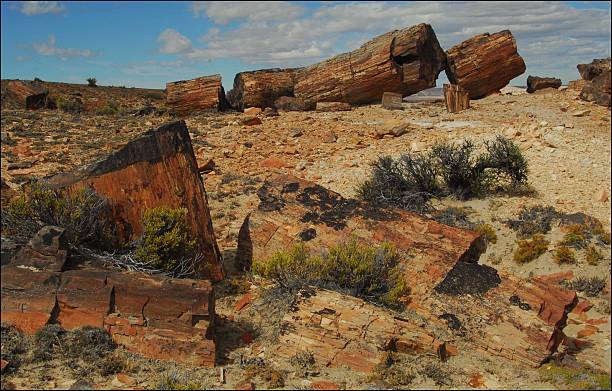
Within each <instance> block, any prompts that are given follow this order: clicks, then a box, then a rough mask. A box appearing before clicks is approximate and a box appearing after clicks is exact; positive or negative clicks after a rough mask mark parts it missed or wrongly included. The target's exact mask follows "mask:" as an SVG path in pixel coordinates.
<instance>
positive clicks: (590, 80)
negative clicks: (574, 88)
mask: <svg viewBox="0 0 612 391" xmlns="http://www.w3.org/2000/svg"><path fill="white" fill-rule="evenodd" d="M610 64H611V60H610V57H608V58H606V59H595V60H593V61H592V62H591V63H590V64H578V72H580V76H581V77H582V79H583V80H584V81H585V83H584V86H583V87H582V91H581V92H580V98H581V99H582V100H586V101H588V102H595V103H597V104H598V105H602V106H607V107H610V101H611V100H610V96H611V95H610V94H611V88H610V80H611V79H610V69H611V65H610Z"/></svg>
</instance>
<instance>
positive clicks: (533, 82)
mask: <svg viewBox="0 0 612 391" xmlns="http://www.w3.org/2000/svg"><path fill="white" fill-rule="evenodd" d="M559 87H561V79H557V78H556V77H538V76H531V75H529V77H528V78H527V92H529V93H532V92H535V91H537V90H541V89H544V88H559Z"/></svg>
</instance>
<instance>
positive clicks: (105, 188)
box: [48, 121, 222, 280]
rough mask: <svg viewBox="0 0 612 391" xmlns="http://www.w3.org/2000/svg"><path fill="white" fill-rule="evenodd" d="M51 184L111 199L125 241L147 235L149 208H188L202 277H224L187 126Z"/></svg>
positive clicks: (154, 135)
mask: <svg viewBox="0 0 612 391" xmlns="http://www.w3.org/2000/svg"><path fill="white" fill-rule="evenodd" d="M48 182H49V183H50V184H51V185H52V186H54V187H56V188H62V189H66V190H67V191H71V190H76V189H81V188H85V187H89V188H93V189H94V190H95V191H96V192H97V193H98V194H99V195H101V196H103V197H105V198H107V199H108V200H109V203H110V210H111V211H110V214H111V216H110V217H111V218H112V219H113V221H114V222H115V228H116V231H117V234H118V235H119V237H120V238H121V239H122V240H123V241H125V242H129V241H130V240H133V239H136V238H138V237H139V236H140V235H141V234H142V230H143V227H142V216H143V213H144V212H145V211H146V210H147V209H150V208H155V207H160V206H166V207H171V208H178V207H183V208H186V209H187V222H188V224H189V227H190V228H191V233H192V234H193V236H194V238H196V239H197V241H198V247H199V251H200V252H201V253H202V255H203V259H204V262H203V264H201V265H200V268H199V272H200V273H201V275H202V276H204V277H210V278H212V279H215V280H218V279H220V278H221V277H222V271H221V266H220V260H221V255H220V252H219V249H218V247H217V243H216V238H215V234H214V231H213V226H212V219H211V217H210V211H209V209H208V202H207V198H206V191H205V189H204V184H203V183H202V179H201V178H200V175H199V173H198V166H197V162H196V159H195V156H194V153H193V147H192V145H191V139H190V136H189V132H188V130H187V126H186V125H185V122H184V121H176V122H171V123H167V124H165V125H162V126H160V127H159V128H158V129H155V130H150V131H148V132H146V133H144V134H143V135H142V136H140V137H139V138H137V139H135V140H133V141H131V142H129V143H127V145H126V146H124V147H123V148H122V149H120V150H119V151H117V152H116V153H114V154H112V155H110V156H108V157H106V158H105V159H103V160H101V161H99V162H97V163H94V164H92V165H90V166H88V167H86V168H83V169H81V170H78V171H75V172H72V173H68V174H59V175H55V176H53V177H51V178H49V180H48Z"/></svg>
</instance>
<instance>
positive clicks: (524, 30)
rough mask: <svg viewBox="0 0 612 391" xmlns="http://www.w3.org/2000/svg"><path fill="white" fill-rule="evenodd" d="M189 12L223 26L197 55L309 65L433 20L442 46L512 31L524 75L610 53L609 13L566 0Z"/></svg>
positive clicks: (269, 5) (567, 68)
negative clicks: (396, 30) (524, 63)
mask: <svg viewBox="0 0 612 391" xmlns="http://www.w3.org/2000/svg"><path fill="white" fill-rule="evenodd" d="M191 10H192V12H193V13H194V15H196V16H200V17H208V18H209V19H210V20H211V21H212V22H213V23H214V24H216V25H217V26H216V27H213V28H211V29H209V30H208V31H207V32H206V33H205V34H204V35H203V36H201V37H200V42H201V43H202V44H203V46H202V47H198V48H194V49H191V50H188V51H185V52H184V56H185V57H186V58H189V59H194V60H211V59H218V58H236V59H240V60H242V61H244V62H248V63H257V64H262V65H270V66H281V67H282V66H296V65H306V64H310V63H312V62H315V61H319V60H321V59H324V58H327V57H329V56H332V55H334V54H338V53H340V52H343V51H348V50H353V49H355V48H356V47H358V46H359V45H361V44H363V43H364V42H365V41H367V40H369V39H371V38H373V37H375V36H376V35H379V34H383V33H385V32H387V31H390V30H393V29H399V28H404V27H407V26H411V25H414V24H418V23H429V24H431V25H432V27H433V28H434V31H435V32H436V35H437V37H438V40H439V42H440V44H441V46H442V47H443V48H444V49H449V48H450V47H452V46H454V45H456V44H458V43H460V42H461V41H463V40H465V39H467V38H469V37H471V36H474V35H476V34H481V33H484V32H490V33H494V32H497V31H501V30H505V29H508V30H510V31H512V33H513V35H514V36H515V38H516V40H517V45H518V50H519V53H520V54H521V55H522V56H523V57H524V58H525V62H526V64H527V72H526V73H525V75H524V76H523V78H524V77H526V76H527V74H529V73H530V72H538V74H539V75H541V76H559V77H561V78H563V79H564V81H568V80H570V79H575V78H577V77H578V74H577V71H576V64H578V63H581V62H590V61H591V60H592V59H593V58H597V57H607V56H609V55H610V32H611V27H610V25H611V23H610V11H609V10H602V9H576V8H573V7H571V6H570V5H569V4H566V3H563V2H515V1H508V2H437V3H436V2H409V3H406V2H351V3H348V2H339V3H335V2H331V3H323V4H321V6H320V7H319V8H317V9H314V10H312V9H306V8H304V7H302V6H301V5H299V4H292V3H287V2H277V3H273V2H252V3H251V2H248V3H242V2H220V3H219V2H195V3H193V4H192V7H191ZM230 22H232V25H231V26H232V27H231V28H228V27H227V24H228V23H230Z"/></svg>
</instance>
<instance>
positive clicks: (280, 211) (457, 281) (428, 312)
mask: <svg viewBox="0 0 612 391" xmlns="http://www.w3.org/2000/svg"><path fill="white" fill-rule="evenodd" d="M258 196H259V198H260V203H259V206H258V208H257V210H256V211H254V212H252V213H251V214H250V215H249V216H248V217H247V218H246V220H245V222H244V224H243V226H242V228H241V230H240V234H239V239H238V255H237V259H238V261H239V265H240V267H242V268H243V269H246V270H248V269H249V268H250V265H251V262H252V260H253V259H259V260H266V259H268V258H269V257H271V256H272V255H274V254H275V253H276V252H277V251H279V250H283V249H286V248H288V247H290V246H291V245H292V243H295V242H297V241H304V242H305V244H306V246H307V248H309V249H310V250H311V251H313V252H316V251H319V250H320V249H321V248H329V247H331V246H332V245H335V244H337V243H339V242H342V241H345V240H348V239H349V238H350V237H353V238H355V239H357V240H358V241H360V242H363V243H368V244H378V243H381V242H383V241H386V242H390V243H391V244H393V245H394V246H395V247H396V248H397V249H398V250H399V251H400V252H401V254H402V258H403V261H402V264H403V266H404V269H403V270H404V274H403V276H404V279H405V281H406V283H407V286H409V287H410V293H409V295H408V296H407V297H405V298H404V300H405V302H406V305H407V306H408V308H409V309H411V310H412V311H413V312H414V317H411V318H409V319H398V318H397V317H394V315H393V314H392V313H390V312H388V311H386V310H384V309H381V308H378V307H376V306H374V305H371V304H368V303H366V302H364V301H362V300H360V299H355V298H351V297H348V296H346V295H342V294H340V293H336V292H329V291H325V290H310V291H308V290H307V292H305V293H303V295H302V298H301V299H299V300H298V301H297V303H296V304H295V305H294V306H293V310H292V311H291V312H290V313H288V314H287V315H286V316H285V318H284V322H285V324H286V327H285V328H284V330H286V332H284V333H283V335H282V336H281V341H282V342H284V343H282V344H281V347H279V354H281V355H283V356H286V357H291V356H292V355H294V354H296V353H298V352H300V351H304V350H308V351H310V352H313V354H314V355H315V356H316V358H317V359H318V360H319V361H320V362H321V363H323V364H325V365H331V366H334V365H345V366H349V367H350V368H352V369H354V370H357V371H370V370H371V369H372V368H373V367H374V365H375V364H376V363H378V362H380V358H381V353H383V352H385V351H388V350H397V351H401V352H404V353H414V354H419V353H423V352H429V353H432V354H437V355H439V356H440V357H442V358H443V357H445V356H446V355H448V354H452V353H456V351H457V348H458V349H459V350H461V348H462V346H463V347H465V348H469V349H477V350H481V351H486V352H488V353H489V354H493V355H497V356H502V357H506V358H509V359H512V360H514V361H515V362H518V363H521V364H522V365H525V366H531V367H535V366H539V365H540V364H541V363H543V362H544V361H545V360H547V359H548V358H549V357H550V355H551V354H552V353H553V352H555V351H556V349H557V347H558V346H559V344H560V343H561V341H562V340H563V337H564V335H563V332H562V329H563V327H564V326H565V322H566V319H567V313H568V312H569V311H570V310H571V309H572V308H573V307H574V306H575V305H576V303H577V299H576V294H575V292H573V291H567V290H564V289H562V288H560V287H559V285H558V281H559V280H560V279H562V277H559V276H553V277H549V278H544V277H538V278H534V279H532V280H531V281H523V280H520V279H518V278H516V277H514V276H512V275H507V274H499V273H498V272H497V271H496V270H495V269H493V268H491V267H489V266H483V265H479V264H478V263H477V259H478V256H479V255H480V254H481V253H482V252H483V251H484V247H485V246H484V243H483V242H482V239H481V238H480V236H479V234H477V233H476V232H472V231H468V230H464V229H459V228H454V227H449V226H446V225H443V224H440V223H437V222H435V221H433V220H429V219H427V218H424V217H422V216H419V215H417V214H414V213H410V212H406V211H402V210H384V211H383V210H378V209H375V208H373V207H370V206H369V205H367V204H363V203H360V202H358V201H355V200H350V199H344V198H342V197H341V196H339V195H338V194H336V193H334V192H331V191H329V190H327V189H325V188H323V187H321V186H319V185H316V184H313V183H311V182H307V181H304V180H301V179H298V178H295V177H291V176H287V175H278V176H274V177H272V178H271V179H269V180H268V182H267V183H266V184H265V185H264V186H263V187H262V188H261V189H260V190H259V192H258ZM364 335H365V336H366V337H365V338H364ZM508 336H511V337H508ZM449 352H450V353H449Z"/></svg>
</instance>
